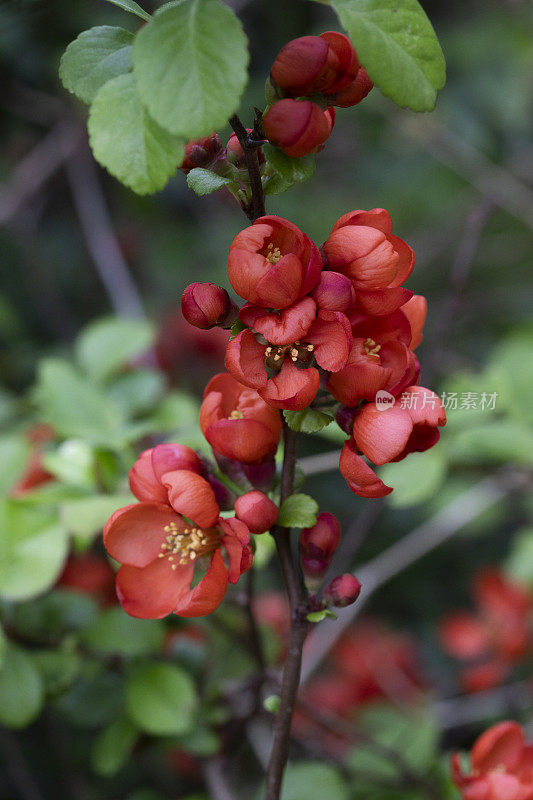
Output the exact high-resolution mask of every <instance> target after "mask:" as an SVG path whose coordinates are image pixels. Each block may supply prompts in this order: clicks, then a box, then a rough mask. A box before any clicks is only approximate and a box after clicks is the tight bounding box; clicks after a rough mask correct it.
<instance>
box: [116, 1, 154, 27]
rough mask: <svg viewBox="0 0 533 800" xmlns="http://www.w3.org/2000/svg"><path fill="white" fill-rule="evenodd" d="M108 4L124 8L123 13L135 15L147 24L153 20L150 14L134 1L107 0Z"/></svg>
mask: <svg viewBox="0 0 533 800" xmlns="http://www.w3.org/2000/svg"><path fill="white" fill-rule="evenodd" d="M107 2H108V3H113V5H114V6H118V7H119V8H122V10H123V11H129V12H130V14H135V15H136V16H137V17H140V18H141V19H144V20H146V21H147V22H148V21H149V20H150V19H151V16H150V14H148V13H147V12H146V11H145V10H144V9H143V8H141V7H140V5H139V4H138V3H135V2H134V0H107Z"/></svg>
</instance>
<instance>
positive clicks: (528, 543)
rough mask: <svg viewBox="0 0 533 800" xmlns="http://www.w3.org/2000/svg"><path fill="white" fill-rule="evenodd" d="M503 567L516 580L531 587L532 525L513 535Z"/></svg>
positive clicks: (532, 561) (532, 570)
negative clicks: (509, 550)
mask: <svg viewBox="0 0 533 800" xmlns="http://www.w3.org/2000/svg"><path fill="white" fill-rule="evenodd" d="M505 569H506V570H507V572H509V573H510V574H511V575H512V577H513V578H515V579H516V580H517V581H523V582H524V583H527V584H529V586H531V587H533V526H532V527H530V528H522V529H521V530H520V531H518V533H516V534H515V535H514V537H513V540H512V546H511V552H510V553H509V555H508V556H507V559H506V562H505Z"/></svg>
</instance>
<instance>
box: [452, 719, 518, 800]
mask: <svg viewBox="0 0 533 800" xmlns="http://www.w3.org/2000/svg"><path fill="white" fill-rule="evenodd" d="M470 760H471V764H472V771H471V773H469V774H468V773H465V772H464V771H463V769H462V766H461V761H460V757H459V753H454V755H453V756H452V761H451V764H452V777H453V780H454V783H455V785H456V786H457V787H458V788H459V790H460V791H461V795H462V797H463V798H464V800H533V744H530V743H527V742H526V741H525V740H524V733H523V730H522V728H521V727H520V725H518V724H517V723H516V722H512V721H505V722H499V723H498V724H497V725H493V726H492V727H491V728H489V729H488V730H486V731H485V732H484V733H482V734H481V736H479V737H478V739H476V741H475V742H474V745H473V747H472V750H471V754H470Z"/></svg>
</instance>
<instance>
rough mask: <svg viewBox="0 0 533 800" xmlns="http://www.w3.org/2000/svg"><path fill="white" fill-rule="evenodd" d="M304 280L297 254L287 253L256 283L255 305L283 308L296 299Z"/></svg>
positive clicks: (302, 268)
mask: <svg viewBox="0 0 533 800" xmlns="http://www.w3.org/2000/svg"><path fill="white" fill-rule="evenodd" d="M267 263H268V262H267ZM303 280H304V267H303V264H302V262H301V261H300V259H299V258H298V256H296V255H294V253H287V255H284V256H282V257H281V258H280V260H279V261H278V263H277V264H272V265H271V266H270V269H269V270H268V272H266V273H265V275H264V276H263V277H262V278H261V280H260V281H259V282H258V283H257V286H256V292H257V300H256V301H255V302H256V303H257V305H262V306H265V307H266V308H285V306H290V304H291V303H294V301H295V300H296V299H297V297H298V296H299V295H300V292H301V289H302V283H303Z"/></svg>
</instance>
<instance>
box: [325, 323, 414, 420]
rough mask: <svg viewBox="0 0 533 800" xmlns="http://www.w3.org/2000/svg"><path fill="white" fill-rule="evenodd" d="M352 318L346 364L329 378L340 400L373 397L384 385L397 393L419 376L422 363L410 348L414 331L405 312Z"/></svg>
mask: <svg viewBox="0 0 533 800" xmlns="http://www.w3.org/2000/svg"><path fill="white" fill-rule="evenodd" d="M352 319H353V320H354V322H353V324H352V332H353V335H354V341H353V345H352V349H351V351H350V354H349V356H348V360H347V363H346V366H345V367H344V368H343V369H341V370H339V371H338V372H336V373H335V374H334V375H331V377H330V379H329V382H328V389H329V390H330V392H331V393H332V394H333V396H334V397H336V398H337V400H340V402H341V403H344V404H345V405H347V406H356V405H357V403H358V402H359V401H360V400H373V399H374V397H375V395H376V392H377V391H379V390H380V389H383V390H386V391H388V392H391V394H394V395H397V394H399V393H400V392H401V391H402V390H403V389H404V388H405V387H406V386H409V385H410V384H413V383H415V382H416V381H417V380H418V375H419V371H420V367H419V364H418V360H417V358H416V357H415V355H414V354H413V353H412V352H411V350H410V349H409V343H410V341H411V338H412V334H411V326H410V325H409V322H408V320H407V317H406V316H405V314H403V313H402V312H401V311H395V312H393V313H392V314H388V315H383V316H377V317H366V316H365V317H362V316H360V315H352Z"/></svg>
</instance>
